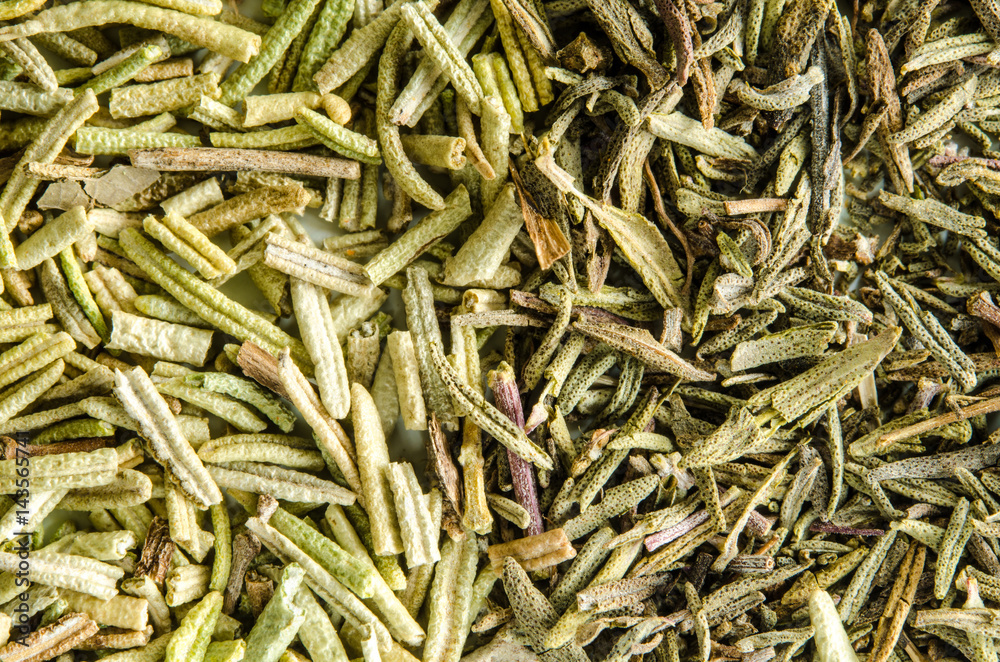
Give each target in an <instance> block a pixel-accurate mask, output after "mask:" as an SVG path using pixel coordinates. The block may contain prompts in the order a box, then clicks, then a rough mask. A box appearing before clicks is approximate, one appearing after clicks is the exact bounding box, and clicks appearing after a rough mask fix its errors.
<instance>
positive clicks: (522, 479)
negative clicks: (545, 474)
mask: <svg viewBox="0 0 1000 662" xmlns="http://www.w3.org/2000/svg"><path fill="white" fill-rule="evenodd" d="M490 388H491V389H492V390H493V398H494V401H495V402H496V406H497V409H499V410H500V411H501V412H503V414H504V415H505V416H507V418H509V419H510V420H511V421H512V422H513V423H514V425H516V426H517V427H519V428H520V429H522V430H523V429H524V409H523V406H522V404H521V394H520V392H519V391H518V388H517V382H516V380H515V378H514V371H513V370H512V369H511V367H510V366H509V365H507V364H506V363H503V364H501V365H500V367H498V368H497V369H496V370H494V371H492V372H490ZM507 461H508V462H509V464H510V475H511V479H512V481H513V483H514V497H515V498H516V499H517V502H518V503H519V504H521V506H522V507H523V508H524V509H525V510H527V511H528V513H529V514H530V515H531V522H530V523H529V524H528V528H527V529H525V533H526V534H527V535H529V536H534V535H538V534H539V533H542V532H543V531H544V530H545V525H544V524H543V523H542V512H541V509H540V508H539V506H538V494H537V492H536V490H535V473H534V471H533V470H532V468H531V464H530V463H529V462H527V461H525V460H524V458H522V457H521V456H520V455H518V454H517V453H515V452H514V451H512V450H510V449H507Z"/></svg>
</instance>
